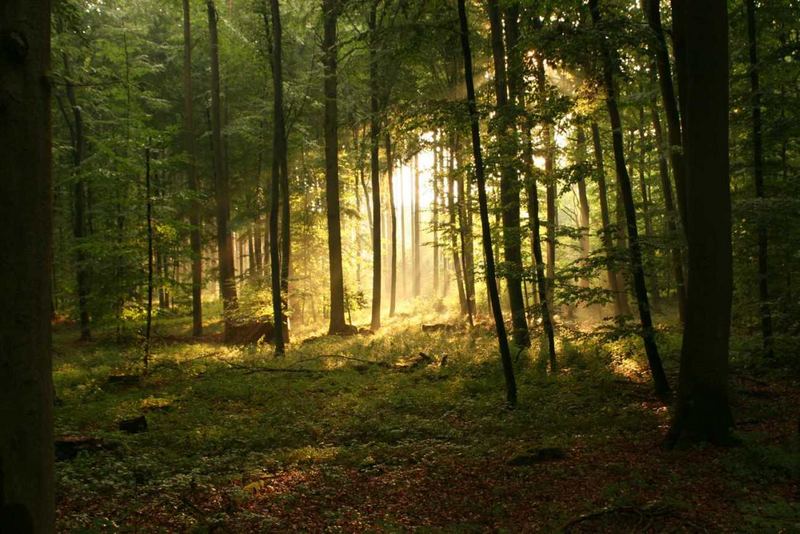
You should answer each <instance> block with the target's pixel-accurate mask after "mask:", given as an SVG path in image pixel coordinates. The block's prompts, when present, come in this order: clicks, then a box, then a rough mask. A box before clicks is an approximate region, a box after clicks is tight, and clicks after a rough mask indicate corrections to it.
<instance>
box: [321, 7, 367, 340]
mask: <svg viewBox="0 0 800 534" xmlns="http://www.w3.org/2000/svg"><path fill="white" fill-rule="evenodd" d="M337 10H338V7H337V2H336V0H323V2H322V13H323V27H324V32H323V40H322V54H323V55H322V58H323V66H324V76H325V79H324V93H325V116H324V117H325V119H324V120H325V124H324V130H325V206H326V208H327V220H328V261H329V262H330V276H331V281H330V297H331V316H330V324H329V326H328V332H329V333H330V334H341V333H344V332H345V331H346V330H347V323H346V322H345V319H344V269H343V268H342V230H341V215H340V213H341V210H340V206H339V124H338V120H339V119H338V105H337V94H336V87H337V75H336V63H337V45H336V19H337ZM357 189H358V186H356V196H358V191H357Z"/></svg>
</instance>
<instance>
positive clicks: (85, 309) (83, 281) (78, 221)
mask: <svg viewBox="0 0 800 534" xmlns="http://www.w3.org/2000/svg"><path fill="white" fill-rule="evenodd" d="M62 57H63V60H64V71H65V73H66V75H67V82H66V87H65V89H66V93H67V101H68V102H69V106H70V109H71V111H72V120H70V119H69V117H68V116H67V114H66V112H65V110H64V109H63V108H62V110H61V111H62V113H63V115H64V121H65V122H66V123H67V126H68V127H69V130H70V137H71V141H72V165H73V168H74V172H75V184H74V185H73V193H72V195H73V197H72V202H73V214H72V216H73V221H72V222H73V226H72V234H73V237H74V238H75V275H76V279H77V280H76V281H77V290H78V317H79V322H80V329H81V335H80V339H81V341H88V340H89V339H91V338H92V333H91V324H90V320H91V319H90V315H89V292H90V285H89V257H88V256H89V255H88V254H87V252H86V246H85V245H86V243H85V242H84V241H85V238H86V234H87V233H86V207H87V203H88V200H87V198H86V197H87V191H86V187H87V185H86V181H85V180H84V179H83V176H82V169H81V166H82V165H83V159H84V157H85V156H86V136H85V135H84V132H83V113H82V111H81V108H80V106H79V105H78V99H77V96H76V95H75V86H74V84H73V83H72V73H71V70H70V63H69V58H68V56H67V54H66V53H62Z"/></svg>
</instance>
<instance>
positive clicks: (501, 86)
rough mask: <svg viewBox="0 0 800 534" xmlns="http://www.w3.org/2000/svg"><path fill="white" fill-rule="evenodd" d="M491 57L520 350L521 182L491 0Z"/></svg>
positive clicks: (524, 328)
mask: <svg viewBox="0 0 800 534" xmlns="http://www.w3.org/2000/svg"><path fill="white" fill-rule="evenodd" d="M488 9H489V24H490V26H491V41H492V57H493V59H494V88H495V98H496V101H497V115H498V116H497V120H498V126H497V135H498V137H499V139H498V142H499V144H500V149H499V152H500V157H501V158H502V162H501V169H500V200H501V205H502V214H503V252H504V255H505V263H506V265H505V271H506V287H507V289H508V297H509V302H510V304H511V321H512V324H513V331H512V336H513V338H514V343H515V344H516V345H518V346H520V347H527V346H530V344H531V341H530V337H529V334H528V322H527V319H526V318H525V299H524V297H523V295H522V250H521V248H522V247H521V244H520V242H521V233H520V226H519V180H518V178H517V171H516V169H515V168H514V165H513V160H514V158H515V157H516V151H517V144H516V141H515V139H516V136H515V134H514V130H513V127H514V122H515V121H514V113H513V111H512V110H511V109H510V106H509V101H508V79H507V77H506V65H505V61H506V59H505V58H506V53H505V45H504V43H503V28H502V21H501V18H500V7H499V5H498V2H497V0H490V1H489V4H488Z"/></svg>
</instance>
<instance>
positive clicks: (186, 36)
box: [183, 0, 203, 337]
mask: <svg viewBox="0 0 800 534" xmlns="http://www.w3.org/2000/svg"><path fill="white" fill-rule="evenodd" d="M183 135H184V141H183V142H184V147H183V148H184V150H185V151H186V155H187V157H188V164H187V166H186V182H187V186H188V188H189V192H190V193H191V197H192V198H191V201H190V205H189V226H190V230H189V243H190V246H191V250H192V335H193V336H195V337H196V336H200V335H202V333H203V295H202V291H203V251H202V246H203V243H202V237H201V235H202V234H201V224H202V222H201V215H200V214H201V205H200V198H199V197H200V183H199V181H198V179H197V166H196V163H195V148H194V106H193V105H192V25H191V20H190V11H189V0H183Z"/></svg>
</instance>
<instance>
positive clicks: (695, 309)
mask: <svg viewBox="0 0 800 534" xmlns="http://www.w3.org/2000/svg"><path fill="white" fill-rule="evenodd" d="M675 4H679V5H678V7H679V9H681V10H683V11H682V14H685V18H684V17H682V21H683V23H681V24H678V25H677V26H676V29H677V30H678V31H679V32H680V35H677V36H676V38H679V39H681V40H682V42H683V43H684V48H683V49H682V53H681V54H680V55H678V56H676V57H677V59H676V61H677V62H678V65H679V66H678V69H679V70H683V72H685V74H686V78H685V80H686V82H687V83H686V84H682V85H680V92H681V94H680V96H681V102H683V103H685V125H686V127H685V129H684V141H685V142H684V150H685V156H684V162H685V165H686V168H685V169H684V170H685V172H686V183H687V186H688V190H687V195H686V198H687V200H688V205H687V216H688V222H689V225H688V229H689V232H688V243H689V280H688V297H689V299H688V303H689V306H688V308H687V310H686V326H685V328H684V334H683V346H682V350H681V365H680V379H679V386H678V399H677V405H676V410H675V419H674V421H673V424H672V428H671V430H670V433H669V435H668V437H667V440H668V444H674V443H675V442H676V441H677V440H678V439H680V438H681V437H686V438H687V439H690V440H707V441H711V442H716V443H724V442H727V441H728V440H729V432H730V428H731V426H732V425H733V417H732V415H731V411H730V406H729V404H728V348H729V336H730V321H731V303H732V292H733V267H732V263H733V262H732V250H731V197H730V174H729V159H728V158H729V155H728V120H729V119H728V113H729V109H728V102H729V89H728V59H729V58H728V13H727V2H725V1H724V0H712V1H709V2H702V3H701V2H690V1H688V0H676V2H675Z"/></svg>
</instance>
